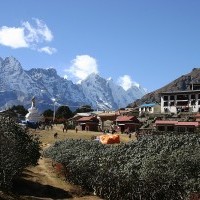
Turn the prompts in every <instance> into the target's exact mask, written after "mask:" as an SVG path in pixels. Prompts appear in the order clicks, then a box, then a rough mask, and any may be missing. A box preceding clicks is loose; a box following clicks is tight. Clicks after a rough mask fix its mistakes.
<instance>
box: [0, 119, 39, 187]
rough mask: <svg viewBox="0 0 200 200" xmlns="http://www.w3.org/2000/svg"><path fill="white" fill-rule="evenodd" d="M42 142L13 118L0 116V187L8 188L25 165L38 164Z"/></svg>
mask: <svg viewBox="0 0 200 200" xmlns="http://www.w3.org/2000/svg"><path fill="white" fill-rule="evenodd" d="M39 151H40V142H39V140H38V139H37V138H36V137H35V136H33V135H32V134H29V133H28V132H27V130H26V129H24V128H23V127H20V126H19V125H18V124H16V123H15V122H14V121H13V120H12V119H10V118H6V117H0V188H1V189H4V190H8V189H10V188H11V187H12V182H13V179H14V178H15V177H16V176H18V175H19V174H20V173H21V172H22V171H23V169H24V168H25V167H27V166H29V165H36V164H37V161H38V159H39V157H40V152H39Z"/></svg>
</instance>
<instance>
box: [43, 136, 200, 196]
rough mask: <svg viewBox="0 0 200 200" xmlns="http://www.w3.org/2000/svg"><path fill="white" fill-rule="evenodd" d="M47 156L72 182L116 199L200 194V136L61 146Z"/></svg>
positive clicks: (76, 143) (58, 143)
mask: <svg viewBox="0 0 200 200" xmlns="http://www.w3.org/2000/svg"><path fill="white" fill-rule="evenodd" d="M45 155H46V156H48V157H50V158H52V159H53V160H55V161H56V162H59V163H62V164H63V165H64V166H65V168H66V178H67V180H69V181H71V182H73V183H75V184H79V185H81V186H82V187H84V188H86V189H87V190H89V191H94V192H95V193H96V194H97V195H98V196H100V197H102V198H104V199H110V200H112V199H113V200H116V199H117V200H124V199H126V200H129V199H130V200H131V199H134V200H141V199H142V200H151V199H152V200H153V199H156V200H161V199H162V200H170V199H171V200H176V199H177V200H179V199H187V197H188V196H189V194H191V193H198V192H200V135H199V134H185V135H178V134H173V135H167V134H166V135H158V136H156V135H154V136H144V137H141V138H140V139H139V140H138V141H136V142H130V143H127V144H120V145H117V146H116V145H102V144H100V143H98V142H96V141H84V140H65V141H62V142H56V143H55V145H54V146H52V147H50V148H49V149H47V150H46V152H45Z"/></svg>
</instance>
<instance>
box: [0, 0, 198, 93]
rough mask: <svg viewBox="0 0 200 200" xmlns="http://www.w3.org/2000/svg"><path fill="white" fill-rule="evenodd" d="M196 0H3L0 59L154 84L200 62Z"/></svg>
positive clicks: (126, 83)
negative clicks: (7, 58) (6, 58)
mask: <svg viewBox="0 0 200 200" xmlns="http://www.w3.org/2000/svg"><path fill="white" fill-rule="evenodd" d="M199 8H200V1H199V0H190V1H189V0H188V1H187V0H165V1H164V0H40V1H39V0H2V1H1V12H0V57H2V58H5V57H7V56H14V57H16V58H17V59H18V60H19V61H20V62H21V64H22V66H23V68H24V69H30V68H33V67H36V68H38V67H42V68H49V67H53V68H55V69H56V70H57V72H58V74H59V75H61V76H65V77H66V78H68V79H71V80H73V81H74V82H77V81H80V80H82V79H83V78H85V77H86V76H87V75H88V74H90V73H91V72H95V73H99V74H100V75H101V76H102V77H104V78H109V77H112V79H113V80H114V81H115V82H118V83H119V84H121V85H122V86H123V87H124V88H125V89H127V88H128V87H130V85H131V84H135V83H139V84H140V85H142V86H143V87H144V88H147V90H148V91H149V92H150V91H153V90H155V89H158V88H160V87H162V86H164V85H166V84H167V83H169V82H171V81H172V80H174V79H176V78H178V77H179V76H181V75H183V74H186V73H189V72H190V71H191V70H192V69H193V68H195V67H199V66H200V12H199Z"/></svg>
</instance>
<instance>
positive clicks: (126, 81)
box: [117, 75, 140, 90]
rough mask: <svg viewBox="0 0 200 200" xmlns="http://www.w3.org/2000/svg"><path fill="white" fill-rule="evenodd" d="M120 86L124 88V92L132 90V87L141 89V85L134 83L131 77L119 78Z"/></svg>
mask: <svg viewBox="0 0 200 200" xmlns="http://www.w3.org/2000/svg"><path fill="white" fill-rule="evenodd" d="M117 82H118V84H119V85H120V86H121V87H123V88H124V90H128V89H129V88H131V86H136V87H139V86H140V85H139V84H138V83H136V82H134V81H132V79H131V77H130V76H129V75H124V76H121V77H119V79H118V81H117Z"/></svg>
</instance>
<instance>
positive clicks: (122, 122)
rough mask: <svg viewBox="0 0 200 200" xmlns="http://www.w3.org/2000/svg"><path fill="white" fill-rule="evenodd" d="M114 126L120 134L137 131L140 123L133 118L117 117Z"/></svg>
mask: <svg viewBox="0 0 200 200" xmlns="http://www.w3.org/2000/svg"><path fill="white" fill-rule="evenodd" d="M115 124H116V125H117V126H118V127H119V128H120V131H121V132H122V133H124V132H126V131H128V132H134V131H136V130H138V129H139V127H140V121H139V120H138V119H137V117H135V116H118V117H117V119H116V121H115Z"/></svg>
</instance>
